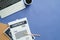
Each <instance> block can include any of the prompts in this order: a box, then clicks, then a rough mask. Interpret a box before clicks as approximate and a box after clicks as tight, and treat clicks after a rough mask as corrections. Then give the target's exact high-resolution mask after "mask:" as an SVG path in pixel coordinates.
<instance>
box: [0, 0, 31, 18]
mask: <svg viewBox="0 0 60 40" xmlns="http://www.w3.org/2000/svg"><path fill="white" fill-rule="evenodd" d="M7 1H9V0H7ZM27 1H28V2H29V1H30V0H27ZM25 4H26V5H28V3H26V0H21V1H19V2H17V3H15V4H13V5H11V6H8V7H6V8H4V9H2V10H0V16H1V18H5V17H7V16H9V15H11V14H13V13H15V12H17V11H19V10H22V9H24V8H26V5H25ZM30 4H31V2H30ZM0 5H1V4H0Z"/></svg>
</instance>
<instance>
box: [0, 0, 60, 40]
mask: <svg viewBox="0 0 60 40" xmlns="http://www.w3.org/2000/svg"><path fill="white" fill-rule="evenodd" d="M24 17H27V18H28V22H29V25H30V28H31V31H32V33H40V35H41V37H36V40H60V0H33V3H32V5H30V6H28V7H27V8H26V9H24V10H22V11H19V12H16V13H15V14H13V15H11V16H8V17H6V18H4V19H1V18H0V22H3V23H6V24H7V23H8V22H11V21H13V20H16V19H20V18H24Z"/></svg>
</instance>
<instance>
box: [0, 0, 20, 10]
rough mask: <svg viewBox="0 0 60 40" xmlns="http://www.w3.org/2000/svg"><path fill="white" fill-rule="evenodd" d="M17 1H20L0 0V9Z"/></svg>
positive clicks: (17, 0)
mask: <svg viewBox="0 0 60 40" xmlns="http://www.w3.org/2000/svg"><path fill="white" fill-rule="evenodd" d="M19 1H21V0H0V10H2V9H4V8H6V7H8V6H11V5H13V4H15V3H17V2H19Z"/></svg>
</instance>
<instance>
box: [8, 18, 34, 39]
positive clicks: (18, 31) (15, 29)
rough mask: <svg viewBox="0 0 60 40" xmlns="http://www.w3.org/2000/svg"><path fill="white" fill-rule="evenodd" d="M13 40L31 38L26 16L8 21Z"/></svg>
mask: <svg viewBox="0 0 60 40" xmlns="http://www.w3.org/2000/svg"><path fill="white" fill-rule="evenodd" d="M8 24H9V25H10V32H11V34H12V38H13V40H33V38H32V36H31V35H29V34H31V31H30V28H29V25H28V21H27V18H22V19H17V20H15V21H12V22H9V23H8Z"/></svg>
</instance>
